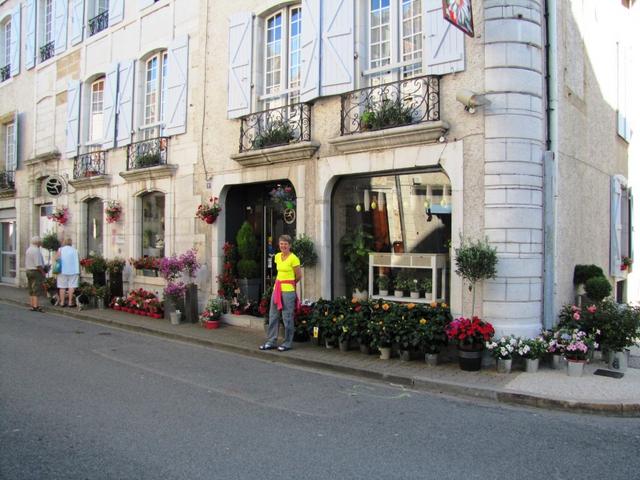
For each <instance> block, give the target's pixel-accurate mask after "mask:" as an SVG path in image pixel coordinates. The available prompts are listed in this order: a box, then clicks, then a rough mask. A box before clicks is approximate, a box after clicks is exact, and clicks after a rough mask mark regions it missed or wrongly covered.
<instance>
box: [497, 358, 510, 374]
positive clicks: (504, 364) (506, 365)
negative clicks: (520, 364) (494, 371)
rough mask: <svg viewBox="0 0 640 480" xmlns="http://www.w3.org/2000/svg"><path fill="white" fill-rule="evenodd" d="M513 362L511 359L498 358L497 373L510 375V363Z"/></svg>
mask: <svg viewBox="0 0 640 480" xmlns="http://www.w3.org/2000/svg"><path fill="white" fill-rule="evenodd" d="M512 361H513V360H512V359H511V358H508V359H504V358H499V359H498V373H511V362H512Z"/></svg>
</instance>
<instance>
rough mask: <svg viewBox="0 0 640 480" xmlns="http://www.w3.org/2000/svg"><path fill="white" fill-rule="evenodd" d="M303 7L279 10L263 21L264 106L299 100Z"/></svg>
mask: <svg viewBox="0 0 640 480" xmlns="http://www.w3.org/2000/svg"><path fill="white" fill-rule="evenodd" d="M301 33H302V9H301V8H300V7H299V6H296V7H289V8H285V9H283V10H280V11H278V12H277V13H275V14H273V15H271V16H270V17H268V18H267V20H266V22H265V32H264V35H265V37H264V38H265V42H264V45H265V47H264V95H263V96H262V97H261V99H262V100H263V101H264V105H263V106H264V109H265V110H266V109H269V108H275V107H280V106H282V105H283V104H293V103H297V102H298V101H299V100H300V67H301V62H300V60H301V51H300V47H301V45H300V41H301Z"/></svg>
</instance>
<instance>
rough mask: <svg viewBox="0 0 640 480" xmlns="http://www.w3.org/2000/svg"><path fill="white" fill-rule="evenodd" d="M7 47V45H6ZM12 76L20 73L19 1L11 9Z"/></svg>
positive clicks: (10, 47)
mask: <svg viewBox="0 0 640 480" xmlns="http://www.w3.org/2000/svg"><path fill="white" fill-rule="evenodd" d="M5 48H6V46H5ZM9 49H10V50H9V51H10V52H11V72H10V73H11V76H12V77H15V76H16V75H18V74H19V73H20V4H19V3H18V4H17V5H16V6H15V7H13V10H11V44H10V45H9Z"/></svg>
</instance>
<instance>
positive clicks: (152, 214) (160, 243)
mask: <svg viewBox="0 0 640 480" xmlns="http://www.w3.org/2000/svg"><path fill="white" fill-rule="evenodd" d="M141 200H142V219H141V229H142V255H143V256H145V255H146V256H150V257H164V194H162V193H160V192H151V193H147V194H145V195H143V196H142V198H141Z"/></svg>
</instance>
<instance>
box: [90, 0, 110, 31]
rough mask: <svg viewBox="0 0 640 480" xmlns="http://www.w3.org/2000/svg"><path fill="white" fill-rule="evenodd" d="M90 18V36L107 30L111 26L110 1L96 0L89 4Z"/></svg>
mask: <svg viewBox="0 0 640 480" xmlns="http://www.w3.org/2000/svg"><path fill="white" fill-rule="evenodd" d="M88 17H89V21H88V27H89V36H92V35H95V34H96V33H98V32H101V31H102V30H104V29H106V28H107V27H108V26H109V0H94V1H93V2H91V3H89V12H88Z"/></svg>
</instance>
